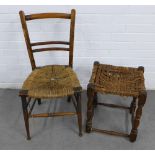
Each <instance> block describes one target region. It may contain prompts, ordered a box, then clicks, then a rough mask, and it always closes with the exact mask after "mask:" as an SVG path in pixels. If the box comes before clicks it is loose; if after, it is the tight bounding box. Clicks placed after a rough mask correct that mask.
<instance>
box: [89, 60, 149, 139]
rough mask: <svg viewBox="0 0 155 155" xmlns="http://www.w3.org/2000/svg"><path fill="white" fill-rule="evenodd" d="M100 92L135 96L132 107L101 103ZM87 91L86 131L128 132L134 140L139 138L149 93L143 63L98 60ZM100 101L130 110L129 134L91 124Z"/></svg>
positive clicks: (122, 134) (119, 134)
mask: <svg viewBox="0 0 155 155" xmlns="http://www.w3.org/2000/svg"><path fill="white" fill-rule="evenodd" d="M97 93H101V94H102V93H104V94H112V95H120V96H127V97H132V98H133V100H132V103H131V106H130V107H127V106H120V105H114V104H107V103H99V102H98V100H97ZM87 94H88V104H87V122H86V132H88V133H90V132H91V131H94V132H100V133H106V134H110V135H117V136H125V137H129V138H130V141H131V142H134V141H135V140H136V137H137V132H138V126H139V124H140V118H141V115H142V108H143V106H144V104H145V101H146V97H147V93H146V90H145V85H144V67H138V68H131V67H119V66H112V65H106V64H100V63H99V62H95V63H94V67H93V71H92V76H91V79H90V81H89V84H88V87H87ZM136 101H137V102H136ZM97 105H103V106H108V107H113V108H121V109H127V110H129V112H130V113H131V114H132V119H131V120H132V130H131V132H130V134H128V133H120V132H116V131H107V130H101V129H97V128H94V127H92V119H93V116H94V108H95V107H96V106H97Z"/></svg>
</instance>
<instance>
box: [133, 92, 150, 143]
mask: <svg viewBox="0 0 155 155" xmlns="http://www.w3.org/2000/svg"><path fill="white" fill-rule="evenodd" d="M146 97H147V93H146V91H144V92H142V93H141V94H140V95H139V97H138V108H137V110H136V116H135V118H134V120H133V121H134V122H133V126H132V130H131V133H130V141H131V142H134V141H135V140H136V138H137V133H138V127H139V124H140V118H141V115H142V108H143V106H144V104H145V102H146Z"/></svg>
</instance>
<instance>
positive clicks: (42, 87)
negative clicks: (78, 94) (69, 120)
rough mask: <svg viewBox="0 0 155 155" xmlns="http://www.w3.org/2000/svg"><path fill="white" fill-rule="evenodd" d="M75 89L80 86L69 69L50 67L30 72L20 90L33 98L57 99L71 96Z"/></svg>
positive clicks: (59, 66)
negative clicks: (25, 91) (26, 91)
mask: <svg viewBox="0 0 155 155" xmlns="http://www.w3.org/2000/svg"><path fill="white" fill-rule="evenodd" d="M77 87H81V86H80V83H79V80H78V79H77V76H76V74H75V72H74V71H73V70H72V68H71V67H66V66H62V65H50V66H45V67H42V68H39V69H35V70H34V71H32V73H31V74H30V75H29V76H28V78H27V79H26V80H25V82H24V84H23V87H22V89H23V90H28V95H29V96H30V97H33V98H57V97H63V96H68V95H73V94H74V88H77Z"/></svg>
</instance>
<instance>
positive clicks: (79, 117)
mask: <svg viewBox="0 0 155 155" xmlns="http://www.w3.org/2000/svg"><path fill="white" fill-rule="evenodd" d="M77 116H78V125H79V136H80V137H81V136H82V112H81V93H80V92H79V93H77Z"/></svg>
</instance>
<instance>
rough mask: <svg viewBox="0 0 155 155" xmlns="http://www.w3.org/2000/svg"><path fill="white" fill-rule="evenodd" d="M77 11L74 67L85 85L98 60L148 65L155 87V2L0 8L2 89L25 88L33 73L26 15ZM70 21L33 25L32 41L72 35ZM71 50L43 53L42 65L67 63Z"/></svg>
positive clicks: (147, 73)
mask: <svg viewBox="0 0 155 155" xmlns="http://www.w3.org/2000/svg"><path fill="white" fill-rule="evenodd" d="M72 8H75V9H76V10H77V16H76V32H75V48H74V70H75V71H76V72H77V74H78V77H79V79H80V81H81V84H82V86H83V87H84V88H86V85H87V83H88V80H89V78H90V75H91V70H92V65H93V62H94V61H96V60H98V61H100V62H101V63H108V64H113V65H122V66H135V67H137V66H140V65H142V66H144V67H145V79H146V87H147V89H155V6H0V88H20V87H21V85H22V82H23V81H24V79H25V78H26V77H27V75H28V74H29V73H30V72H31V67H30V62H29V59H28V54H27V50H26V46H25V43H24V37H23V33H22V29H21V25H20V20H19V15H18V12H19V10H24V11H25V13H27V14H28V13H40V12H70V10H71V9H72ZM68 26H69V23H68V22H66V21H65V20H63V21H60V20H43V21H40V20H39V21H34V22H31V23H30V24H29V30H30V32H31V33H30V34H31V38H32V39H31V41H42V40H45V41H47V40H53V39H55V40H59V39H60V40H64V39H68V35H67V32H68V30H69V29H68ZM67 56H68V55H67V53H63V52H60V53H58V52H56V53H53V52H52V53H51V52H45V53H37V54H36V56H35V57H36V60H37V64H38V65H45V64H57V63H60V64H66V63H67V61H68V57H67Z"/></svg>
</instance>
